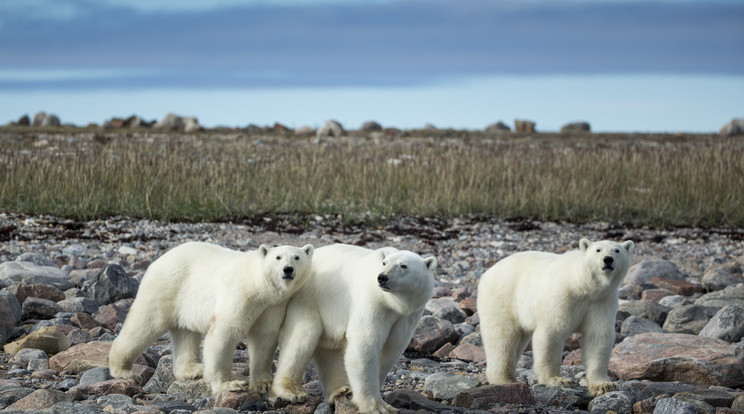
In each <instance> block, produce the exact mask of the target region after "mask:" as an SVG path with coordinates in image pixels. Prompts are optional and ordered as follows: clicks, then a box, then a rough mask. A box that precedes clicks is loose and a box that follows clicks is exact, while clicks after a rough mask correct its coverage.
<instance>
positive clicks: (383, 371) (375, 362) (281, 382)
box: [272, 244, 437, 413]
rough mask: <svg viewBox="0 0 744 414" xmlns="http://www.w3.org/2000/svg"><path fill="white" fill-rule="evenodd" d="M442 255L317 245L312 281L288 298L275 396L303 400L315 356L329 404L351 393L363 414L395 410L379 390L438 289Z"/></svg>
mask: <svg viewBox="0 0 744 414" xmlns="http://www.w3.org/2000/svg"><path fill="white" fill-rule="evenodd" d="M436 267H437V259H436V258H434V257H428V258H426V259H424V258H422V257H421V256H419V255H418V254H415V253H412V252H410V251H400V250H397V249H395V248H391V247H387V248H382V249H378V250H370V249H366V248H362V247H357V246H350V245H344V244H336V245H331V246H326V247H320V248H318V249H316V251H315V256H314V258H313V276H314V279H313V280H311V281H310V282H308V283H307V284H306V285H305V286H303V287H302V288H301V289H300V290H299V291H298V292H297V294H295V296H293V297H292V299H291V300H290V302H289V305H288V306H287V316H286V319H285V321H284V325H283V326H282V329H281V333H280V338H279V343H280V345H279V362H278V366H277V372H276V375H275V376H274V384H273V387H272V394H273V395H274V396H275V397H280V398H282V399H285V400H289V401H292V402H298V401H303V400H304V399H305V398H307V393H306V392H305V390H304V389H303V388H302V386H301V381H302V376H303V374H304V372H305V368H306V366H307V363H308V362H309V361H310V359H311V358H312V360H313V362H314V364H315V366H316V368H317V370H318V375H319V377H320V381H321V384H322V386H323V394H324V397H325V399H326V401H327V402H329V403H331V404H332V403H333V402H334V401H335V399H336V397H338V396H340V395H342V394H346V393H348V392H349V391H351V392H352V402H353V403H354V404H355V405H356V406H357V408H358V409H359V411H360V412H363V413H393V412H397V410H396V409H395V408H393V407H392V406H391V405H389V404H387V403H385V402H384V401H383V400H382V397H381V396H380V388H381V387H382V384H383V382H384V381H385V377H386V376H387V373H388V372H389V371H390V369H391V368H392V366H393V364H394V363H395V361H397V359H398V357H399V356H400V355H401V354H402V353H403V351H405V349H406V347H407V346H408V344H409V342H410V341H411V337H412V336H413V332H414V330H415V329H416V326H417V324H418V322H419V320H420V319H421V316H422V314H423V312H424V307H425V306H426V303H427V302H428V300H429V299H430V298H431V295H432V291H433V288H434V271H435V270H436Z"/></svg>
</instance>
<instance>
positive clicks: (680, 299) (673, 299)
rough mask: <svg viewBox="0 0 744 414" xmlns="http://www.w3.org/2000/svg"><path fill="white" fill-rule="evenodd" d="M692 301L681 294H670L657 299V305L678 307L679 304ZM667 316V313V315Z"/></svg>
mask: <svg viewBox="0 0 744 414" xmlns="http://www.w3.org/2000/svg"><path fill="white" fill-rule="evenodd" d="M691 303H692V299H690V298H688V297H687V296H682V295H671V296H664V297H663V298H661V299H659V305H662V306H666V307H667V308H669V309H675V308H679V307H680V306H684V305H689V304H691ZM667 318H669V315H667Z"/></svg>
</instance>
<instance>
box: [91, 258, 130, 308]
mask: <svg viewBox="0 0 744 414" xmlns="http://www.w3.org/2000/svg"><path fill="white" fill-rule="evenodd" d="M138 288H139V282H137V280H136V279H134V278H132V277H129V276H127V272H126V270H124V268H123V267H121V266H119V265H116V264H111V265H107V266H106V267H104V268H103V269H102V270H101V272H100V273H98V275H96V276H95V277H94V278H93V279H92V280H89V281H88V282H86V283H85V284H84V285H83V292H84V293H85V294H86V295H87V296H88V297H89V298H91V299H93V300H95V301H96V303H98V304H99V305H108V304H110V303H114V302H116V301H118V300H120V299H127V298H133V297H135V295H137V289H138Z"/></svg>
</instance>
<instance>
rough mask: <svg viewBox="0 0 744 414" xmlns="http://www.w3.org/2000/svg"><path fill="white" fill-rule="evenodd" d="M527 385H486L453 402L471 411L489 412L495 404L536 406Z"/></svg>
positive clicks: (456, 396) (464, 392) (462, 393)
mask: <svg viewBox="0 0 744 414" xmlns="http://www.w3.org/2000/svg"><path fill="white" fill-rule="evenodd" d="M536 403H537V400H536V399H535V397H534V396H533V395H532V391H531V390H530V387H529V386H527V384H524V383H516V384H507V385H486V386H483V387H478V388H471V389H469V390H464V391H462V392H460V393H458V394H457V395H455V398H454V399H453V400H452V405H454V406H456V407H462V408H467V409H471V410H487V409H489V408H491V407H493V405H494V404H536Z"/></svg>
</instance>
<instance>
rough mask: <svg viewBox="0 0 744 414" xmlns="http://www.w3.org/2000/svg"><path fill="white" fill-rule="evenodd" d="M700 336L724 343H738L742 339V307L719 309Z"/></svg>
mask: <svg viewBox="0 0 744 414" xmlns="http://www.w3.org/2000/svg"><path fill="white" fill-rule="evenodd" d="M700 336H705V337H708V338H718V339H723V340H724V341H726V342H739V341H740V340H741V338H742V337H744V307H742V306H739V305H727V306H724V307H723V308H721V310H719V311H718V312H717V313H716V314H715V315H713V317H712V318H711V319H710V321H708V324H707V325H705V327H704V328H703V330H702V331H700Z"/></svg>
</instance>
